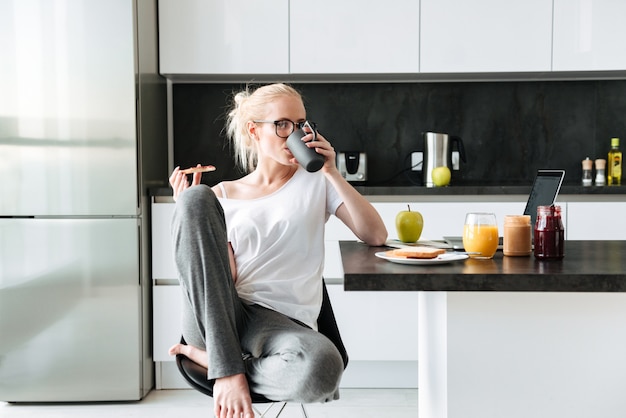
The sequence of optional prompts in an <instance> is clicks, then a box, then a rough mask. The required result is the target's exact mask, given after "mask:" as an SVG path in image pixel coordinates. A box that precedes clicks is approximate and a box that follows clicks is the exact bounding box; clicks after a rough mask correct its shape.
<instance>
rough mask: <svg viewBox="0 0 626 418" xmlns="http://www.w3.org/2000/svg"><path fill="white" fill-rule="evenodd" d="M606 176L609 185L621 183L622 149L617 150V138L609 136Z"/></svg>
mask: <svg viewBox="0 0 626 418" xmlns="http://www.w3.org/2000/svg"><path fill="white" fill-rule="evenodd" d="M607 161H608V163H609V165H608V167H607V173H606V177H607V180H608V185H609V186H619V185H620V184H622V151H620V150H619V138H611V150H610V151H609V158H608V160H607Z"/></svg>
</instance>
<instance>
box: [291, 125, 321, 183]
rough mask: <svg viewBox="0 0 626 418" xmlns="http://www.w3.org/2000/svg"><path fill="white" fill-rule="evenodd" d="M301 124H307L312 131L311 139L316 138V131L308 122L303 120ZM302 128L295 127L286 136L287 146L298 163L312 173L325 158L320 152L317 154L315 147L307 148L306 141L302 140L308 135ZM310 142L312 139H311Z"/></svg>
mask: <svg viewBox="0 0 626 418" xmlns="http://www.w3.org/2000/svg"><path fill="white" fill-rule="evenodd" d="M303 126H308V127H309V129H311V131H312V133H313V141H316V140H317V132H316V131H315V129H313V128H312V127H311V125H310V124H309V122H305V123H304V125H303ZM308 134H309V133H308V132H305V131H304V129H302V128H300V129H296V130H295V131H293V132H292V133H291V135H289V138H287V148H289V151H291V153H292V154H293V156H294V157H295V158H296V160H298V163H299V164H300V165H301V166H302V167H304V168H305V169H306V171H308V172H310V173H314V172H316V171H318V170H319V169H321V168H322V167H323V166H324V162H325V158H324V156H323V155H322V154H318V153H317V151H315V148H309V147H307V145H306V142H304V141H303V140H302V138H303V137H305V136H306V135H308ZM311 142H312V141H311Z"/></svg>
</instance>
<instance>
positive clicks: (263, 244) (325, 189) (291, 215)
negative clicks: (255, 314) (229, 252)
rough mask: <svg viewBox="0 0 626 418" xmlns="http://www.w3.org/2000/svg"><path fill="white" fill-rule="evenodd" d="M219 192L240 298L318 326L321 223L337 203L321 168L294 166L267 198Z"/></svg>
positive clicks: (321, 242)
mask: <svg viewBox="0 0 626 418" xmlns="http://www.w3.org/2000/svg"><path fill="white" fill-rule="evenodd" d="M222 195H223V197H222V198H220V199H219V200H220V203H221V204H222V207H223V208H224V215H225V218H226V229H227V231H228V240H229V241H230V243H231V245H232V247H233V251H234V254H235V264H236V265H237V283H236V288H237V293H238V294H239V297H240V298H241V299H243V300H244V301H246V302H248V303H250V304H252V303H256V304H259V305H261V306H265V307H267V308H270V309H273V310H275V311H278V312H281V313H283V314H285V315H287V316H289V317H291V318H294V319H297V320H299V321H301V322H304V323H305V324H307V325H309V326H310V327H312V328H313V329H317V317H318V315H319V311H320V307H321V303H322V272H323V269H324V224H325V223H326V221H327V220H328V218H329V216H330V215H331V214H335V211H336V210H337V208H338V207H339V205H340V204H341V203H342V201H341V199H340V197H339V195H338V194H337V192H336V191H335V189H334V188H333V187H332V185H331V184H330V183H329V182H328V181H327V180H326V178H325V177H324V175H323V174H322V173H321V172H317V173H309V172H307V171H306V170H304V169H303V168H302V167H298V170H297V171H296V173H295V174H294V175H293V177H292V178H291V179H290V180H289V181H288V182H287V183H285V185H283V186H282V187H281V188H280V189H279V190H277V191H275V192H274V193H272V194H270V195H268V196H263V197H261V198H258V199H250V200H247V199H229V198H228V197H227V196H226V195H225V193H224V188H222Z"/></svg>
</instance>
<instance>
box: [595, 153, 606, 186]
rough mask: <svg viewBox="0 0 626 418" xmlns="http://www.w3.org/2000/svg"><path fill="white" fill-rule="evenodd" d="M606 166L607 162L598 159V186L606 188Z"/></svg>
mask: <svg viewBox="0 0 626 418" xmlns="http://www.w3.org/2000/svg"><path fill="white" fill-rule="evenodd" d="M605 166H606V160H604V159H602V158H598V159H597V160H596V186H604V182H605V180H606V179H605V177H604V168H605Z"/></svg>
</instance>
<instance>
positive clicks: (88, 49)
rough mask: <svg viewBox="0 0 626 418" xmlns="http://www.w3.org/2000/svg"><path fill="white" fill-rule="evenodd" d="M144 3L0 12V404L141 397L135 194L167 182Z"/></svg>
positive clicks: (139, 207) (144, 362) (145, 371)
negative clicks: (4, 402)
mask: <svg viewBox="0 0 626 418" xmlns="http://www.w3.org/2000/svg"><path fill="white" fill-rule="evenodd" d="M156 22H157V19H156V0H106V1H94V0H27V1H24V0H0V400H2V401H9V402H57V401H59V402H61V401H62V402H66V401H70V402H72V401H100V400H106V401H118V400H120V401H121V400H137V399H141V398H142V397H143V396H144V395H145V394H146V393H147V392H148V391H149V390H150V389H151V388H152V385H153V363H152V358H151V337H150V335H151V329H150V322H149V319H150V317H151V314H150V309H151V307H150V289H151V280H150V272H149V265H150V260H149V251H148V250H149V243H148V239H149V225H150V223H149V222H148V216H149V213H148V211H149V205H148V198H147V190H148V188H149V187H150V186H151V185H159V184H162V182H163V180H166V179H167V171H166V170H167V135H166V130H167V126H166V88H165V81H164V80H163V79H162V78H161V77H159V76H158V68H157V57H158V53H157V46H158V45H157V28H156Z"/></svg>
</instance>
